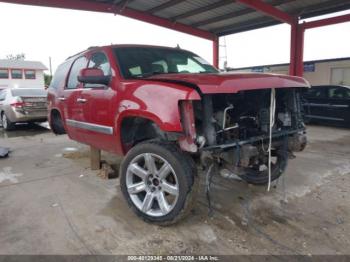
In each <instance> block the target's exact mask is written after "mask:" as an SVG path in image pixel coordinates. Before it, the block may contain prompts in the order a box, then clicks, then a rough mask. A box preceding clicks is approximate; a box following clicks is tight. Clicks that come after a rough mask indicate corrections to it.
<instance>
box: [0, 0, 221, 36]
mask: <svg viewBox="0 0 350 262" xmlns="http://www.w3.org/2000/svg"><path fill="white" fill-rule="evenodd" d="M0 2H6V3H12V4H25V5H36V6H47V7H57V8H67V9H75V10H85V11H94V12H104V13H113V14H119V15H122V16H126V17H129V18H133V19H136V20H139V21H143V22H147V23H150V24H154V25H158V26H162V27H166V28H169V29H172V30H175V31H179V32H182V33H186V34H190V35H193V36H197V37H201V38H204V39H207V40H215V39H216V35H215V34H213V33H210V32H208V31H205V30H201V29H197V28H193V27H191V26H188V25H184V24H181V23H174V22H172V21H170V20H167V19H164V18H161V17H157V16H154V15H150V14H147V13H145V12H140V11H137V10H134V9H130V8H127V7H123V8H122V7H121V6H118V5H111V4H107V3H100V2H93V1H83V0H60V1H55V0H0Z"/></svg>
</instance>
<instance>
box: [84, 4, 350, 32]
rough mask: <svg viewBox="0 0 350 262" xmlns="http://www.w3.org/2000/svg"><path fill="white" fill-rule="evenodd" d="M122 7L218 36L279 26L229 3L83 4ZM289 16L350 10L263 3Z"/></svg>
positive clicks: (333, 6)
mask: <svg viewBox="0 0 350 262" xmlns="http://www.w3.org/2000/svg"><path fill="white" fill-rule="evenodd" d="M86 1H95V2H104V3H111V4H115V5H123V6H124V7H128V8H131V9H135V10H138V11H142V12H145V13H148V14H151V15H154V16H158V17H161V18H166V19H168V20H170V21H173V22H174V23H182V24H185V25H189V26H192V27H194V28H198V29H202V30H206V31H209V32H212V33H215V34H217V35H219V36H222V35H227V34H232V33H237V32H242V31H246V30H251V29H256V28H261V27H265V26H269V25H275V24H279V23H281V22H280V21H277V20H275V19H273V18H271V17H269V16H266V15H264V14H262V13H260V12H258V11H256V10H254V9H251V8H249V7H246V6H244V5H243V4H240V3H238V2H235V1H233V0H86ZM264 2H265V3H268V4H271V5H273V6H275V7H276V8H278V9H280V10H282V11H285V12H287V13H288V14H290V15H295V16H296V15H297V16H300V17H301V18H308V17H312V16H316V15H323V14H327V13H331V12H336V11H342V10H347V9H350V1H349V0H347V1H344V0H307V1H305V0H265V1H264Z"/></svg>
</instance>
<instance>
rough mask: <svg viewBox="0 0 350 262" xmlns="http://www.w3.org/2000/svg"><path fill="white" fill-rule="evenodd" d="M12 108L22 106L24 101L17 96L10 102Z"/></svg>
mask: <svg viewBox="0 0 350 262" xmlns="http://www.w3.org/2000/svg"><path fill="white" fill-rule="evenodd" d="M10 105H11V106H12V107H14V108H22V107H23V106H24V102H23V101H22V99H21V98H20V97H17V98H16V99H15V101H14V102H13V103H11V104H10Z"/></svg>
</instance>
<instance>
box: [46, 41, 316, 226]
mask: <svg viewBox="0 0 350 262" xmlns="http://www.w3.org/2000/svg"><path fill="white" fill-rule="evenodd" d="M306 87H309V84H308V83H307V82H306V81H305V80H304V79H302V78H299V77H291V76H285V75H273V74H255V73H254V74H237V73H230V74H228V73H219V72H218V70H217V69H215V68H214V67H213V66H211V65H210V64H209V63H208V62H207V61H205V60H204V59H203V58H201V57H199V56H198V55H196V54H194V53H192V52H189V51H185V50H181V49H178V48H167V47H155V46H136V45H114V46H104V47H94V48H89V49H88V50H86V51H83V52H81V53H79V54H76V55H74V56H72V57H69V58H68V59H67V60H66V61H65V62H64V63H63V64H61V65H60V66H59V67H58V69H57V71H56V73H55V76H54V78H53V80H52V83H51V86H50V88H49V95H48V102H49V123H50V125H51V128H52V130H53V132H54V133H56V134H63V133H67V134H68V136H69V137H70V138H71V139H73V140H76V141H79V142H81V143H84V144H88V145H91V146H93V147H95V148H98V149H101V150H105V151H109V152H112V153H115V154H119V155H125V158H124V160H123V162H122V165H121V167H120V184H121V190H122V192H123V194H124V196H125V198H126V199H127V202H128V204H129V205H130V207H131V208H132V209H133V210H134V211H135V213H136V214H137V215H139V216H140V217H142V218H143V219H145V220H146V221H148V222H153V223H157V224H170V223H174V222H176V221H177V220H179V219H180V218H182V217H183V216H184V215H185V214H186V213H188V211H189V210H190V208H191V207H192V203H193V201H194V198H195V192H196V190H195V189H196V186H195V185H196V181H197V168H198V167H199V166H201V167H202V168H203V169H205V170H206V172H201V173H204V174H206V175H207V176H208V177H210V176H211V174H213V173H220V174H221V175H223V176H225V177H232V176H235V177H239V178H241V179H242V180H245V181H247V182H248V183H252V184H256V185H264V184H268V183H270V182H271V181H273V180H275V179H277V178H278V177H279V176H280V175H281V174H282V173H283V172H284V170H285V168H286V166H287V161H288V158H289V157H290V155H292V152H293V151H301V150H303V148H304V147H305V145H306V137H305V128H304V124H303V120H302V115H301V107H300V95H299V94H300V90H302V89H303V88H306ZM208 177H207V178H208ZM207 180H208V181H209V180H210V179H207Z"/></svg>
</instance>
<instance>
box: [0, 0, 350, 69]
mask: <svg viewBox="0 0 350 262" xmlns="http://www.w3.org/2000/svg"><path fill="white" fill-rule="evenodd" d="M345 13H350V11H349V12H339V13H337V14H345ZM324 17H325V16H324ZM0 23H1V24H2V25H6V26H3V27H2V29H1V37H0V59H4V58H6V55H9V54H18V53H24V54H25V55H26V60H37V61H42V62H43V63H44V64H45V65H46V66H47V67H48V66H49V57H51V58H52V67H53V71H54V70H55V69H56V67H57V66H58V65H59V64H60V63H62V62H63V61H64V60H65V59H66V58H67V57H68V56H71V55H73V54H76V53H78V52H80V51H82V50H84V49H86V48H88V47H89V46H97V45H109V44H151V45H160V46H170V47H175V46H176V45H180V47H181V48H183V49H187V50H190V51H192V52H195V53H197V54H198V55H200V56H201V57H203V58H205V59H206V60H208V61H209V62H211V61H212V43H211V41H208V40H204V39H201V38H198V37H193V36H190V35H187V34H184V33H180V32H176V31H173V30H169V29H166V28H162V27H159V26H155V25H151V24H148V23H144V22H140V21H137V20H133V19H130V18H126V17H122V16H119V15H117V16H115V15H113V14H105V13H96V12H86V11H76V10H67V9H57V8H47V7H34V6H25V5H14V4H6V3H0ZM225 40H226V48H223V47H221V48H220V53H221V54H220V57H222V58H221V61H223V60H225V59H227V61H228V66H229V67H233V68H238V67H245V66H255V65H264V64H275V63H287V62H288V61H289V54H290V51H289V48H290V26H289V25H285V24H283V25H277V26H272V27H267V28H264V29H258V30H253V31H248V32H244V33H239V34H235V35H230V36H226V37H225ZM220 42H221V46H222V45H224V42H225V41H224V38H220ZM225 50H226V56H225ZM338 57H350V22H348V23H342V24H338V25H332V26H327V27H322V28H318V29H312V30H307V31H306V35H305V51H304V60H305V61H307V60H315V59H327V58H338ZM221 64H222V63H221Z"/></svg>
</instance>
